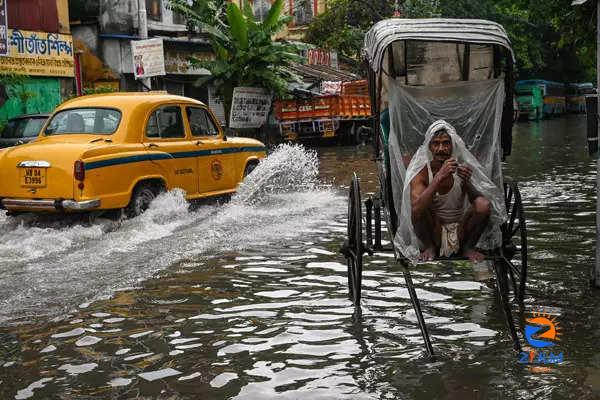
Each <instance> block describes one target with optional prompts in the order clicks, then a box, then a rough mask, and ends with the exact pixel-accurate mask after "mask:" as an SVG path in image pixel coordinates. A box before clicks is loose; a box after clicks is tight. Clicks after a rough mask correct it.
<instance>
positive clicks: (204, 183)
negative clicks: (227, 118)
mask: <svg viewBox="0 0 600 400" xmlns="http://www.w3.org/2000/svg"><path fill="white" fill-rule="evenodd" d="M185 110H186V116H187V119H188V123H189V126H190V132H191V134H192V140H193V141H194V143H195V145H196V152H197V154H198V156H197V158H196V162H197V165H198V193H200V194H205V193H211V192H219V191H224V190H233V189H235V187H236V184H237V182H236V179H235V177H236V174H235V171H236V168H235V154H234V153H232V152H231V151H230V150H231V149H230V148H229V147H228V146H227V142H226V141H224V140H223V135H222V133H221V132H219V129H217V125H216V123H215V121H214V119H213V116H212V114H211V113H209V112H208V110H207V109H206V108H204V107H201V106H186V107H185Z"/></svg>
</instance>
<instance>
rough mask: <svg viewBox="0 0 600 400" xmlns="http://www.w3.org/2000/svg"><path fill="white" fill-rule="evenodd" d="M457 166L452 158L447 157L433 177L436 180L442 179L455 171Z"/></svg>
mask: <svg viewBox="0 0 600 400" xmlns="http://www.w3.org/2000/svg"><path fill="white" fill-rule="evenodd" d="M457 168H458V162H456V160H455V159H454V158H449V159H447V160H446V161H444V163H443V164H442V167H441V168H440V170H439V171H438V172H437V174H435V178H437V179H438V182H441V181H443V180H444V179H446V178H447V177H449V176H450V175H452V174H453V173H455V172H456V170H457Z"/></svg>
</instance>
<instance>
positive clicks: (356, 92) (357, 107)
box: [274, 80, 371, 143]
mask: <svg viewBox="0 0 600 400" xmlns="http://www.w3.org/2000/svg"><path fill="white" fill-rule="evenodd" d="M338 86H339V89H338V90H333V91H329V93H324V94H318V95H310V96H307V97H304V98H300V97H297V98H294V99H290V100H278V101H276V102H275V104H274V109H275V124H276V126H277V129H278V131H279V134H280V135H281V139H282V140H284V141H301V140H306V139H318V138H321V139H328V140H337V141H338V142H346V143H358V142H360V141H361V140H362V139H363V137H365V136H366V135H368V132H369V129H368V128H367V127H368V126H370V118H371V99H370V97H369V92H368V85H367V81H366V80H358V81H350V82H340V84H339V85H338Z"/></svg>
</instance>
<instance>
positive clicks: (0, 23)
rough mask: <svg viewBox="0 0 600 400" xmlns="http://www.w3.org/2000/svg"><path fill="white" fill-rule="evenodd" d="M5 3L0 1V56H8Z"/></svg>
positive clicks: (4, 0)
mask: <svg viewBox="0 0 600 400" xmlns="http://www.w3.org/2000/svg"><path fill="white" fill-rule="evenodd" d="M6 1H7V0H0V56H7V55H8V22H7V21H6Z"/></svg>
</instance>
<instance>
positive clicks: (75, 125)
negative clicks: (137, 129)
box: [44, 108, 121, 135]
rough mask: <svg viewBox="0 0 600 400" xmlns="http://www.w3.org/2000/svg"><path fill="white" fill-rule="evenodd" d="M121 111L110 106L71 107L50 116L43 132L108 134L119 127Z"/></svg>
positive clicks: (49, 133)
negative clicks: (50, 118)
mask: <svg viewBox="0 0 600 400" xmlns="http://www.w3.org/2000/svg"><path fill="white" fill-rule="evenodd" d="M119 122H121V112H120V111H118V110H114V109H111V108H71V109H68V110H63V111H60V112H58V113H57V114H56V115H54V116H53V117H52V120H50V123H49V124H48V126H47V127H46V130H45V131H44V133H45V134H46V135H68V134H75V133H86V134H92V135H110V134H113V133H114V132H115V131H116V130H117V128H118V127H119Z"/></svg>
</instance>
